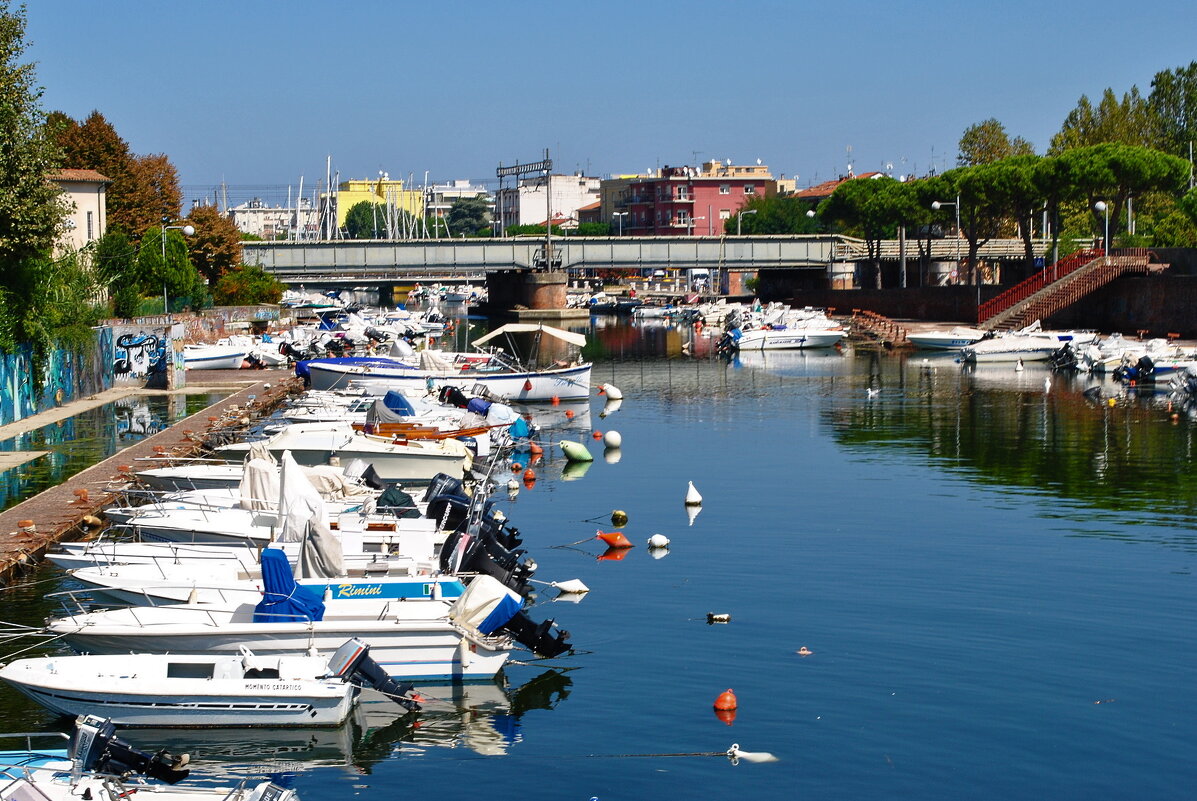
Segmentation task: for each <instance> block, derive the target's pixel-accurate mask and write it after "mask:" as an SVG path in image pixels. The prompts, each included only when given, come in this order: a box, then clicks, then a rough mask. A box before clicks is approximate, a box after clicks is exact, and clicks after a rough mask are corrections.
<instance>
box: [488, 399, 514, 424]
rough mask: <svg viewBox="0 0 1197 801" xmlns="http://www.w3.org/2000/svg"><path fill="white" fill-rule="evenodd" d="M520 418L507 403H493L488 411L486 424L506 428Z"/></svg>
mask: <svg viewBox="0 0 1197 801" xmlns="http://www.w3.org/2000/svg"><path fill="white" fill-rule="evenodd" d="M518 417H519V415H518V414H516V413H515V409H512V408H511V407H510V406H508V405H507V404H506V403H492V404H491V405H490V408H489V409H487V410H486V423H487V425H492V426H505V425H510V424H511V423H514V422H515V421H516V419H517V418H518Z"/></svg>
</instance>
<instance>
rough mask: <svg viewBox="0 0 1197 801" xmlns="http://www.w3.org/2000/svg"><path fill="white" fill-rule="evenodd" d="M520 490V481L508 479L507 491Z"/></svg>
mask: <svg viewBox="0 0 1197 801" xmlns="http://www.w3.org/2000/svg"><path fill="white" fill-rule="evenodd" d="M519 490H520V483H519V482H518V481H516V480H515V479H514V478H509V479H507V491H508V492H519Z"/></svg>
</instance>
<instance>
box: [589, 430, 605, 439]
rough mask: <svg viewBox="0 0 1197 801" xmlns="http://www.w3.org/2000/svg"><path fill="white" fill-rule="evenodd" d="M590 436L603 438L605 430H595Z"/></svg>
mask: <svg viewBox="0 0 1197 801" xmlns="http://www.w3.org/2000/svg"><path fill="white" fill-rule="evenodd" d="M590 436H592V437H594V438H595V439H602V438H603V432H602V431H595V432H594V433H593V434H591V435H590Z"/></svg>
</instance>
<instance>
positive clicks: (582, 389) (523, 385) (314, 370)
mask: <svg viewBox="0 0 1197 801" xmlns="http://www.w3.org/2000/svg"><path fill="white" fill-rule="evenodd" d="M521 333H533V334H536V335H537V339H538V342H539V338H540V336H541V335H547V336H549V337H552V338H554V339H556V340H557V341H559V342H562V343H565V344H567V345H570V346H574V347H577V348H581V347H583V346H584V345H585V344H586V337H585V336H584V335H583V334H577V333H573V332H571V331H564V330H562V329H559V328H553V327H551V326H547V325H541V324H533V323H508V324H507V325H504V326H500V327H499V328H497V329H495V330H494V331H492V332H491V333H489V334H487V335H485V336H482V337H479V338H478V339H476V340H474V342H473V345H474V346H475V347H478V348H480V347H481V346H482V345H484V344H486V343H488V342H492V341H493V340H494V339H496V338H498V337H499V336H505V335H510V334H521ZM418 355H419V359H420V361H419V363H413V362H411V361H405V360H403V359H398V358H380V357H375V358H368V359H313V360H311V361H306V362H302V363H301V365H300V366H298V367H297V368H296V372H297V374H299V375H300V377H301V378H304V377H306V378H307V379H308V380H309V381H310V384H311V387H312V389H317V390H328V389H344V388H348V387H350V385H351V384H352V385H353V386H361V387H365V388H368V389H369V390H370V391H374V392H377V393H378V394H383V393H384V392H385V391H386V390H387V389H399V390H401V391H402V390H407V391H408V393H409V394H412V395H417V396H418V395H420V394H422V393H424V392H426V391H428V390H429V389H436V390H439V389H440V388H441V387H444V386H454V387H457V388H458V389H462V390H475V391H477V390H479V389H480V390H481V392H480V393H479V394H486V395H487V396H488V397H493V398H498V399H501V400H505V401H547V400H551V399H553V398H557V399H559V400H569V399H572V398H585V397H589V395H590V370H591V365H590V363H589V362H582V361H580V360H574V361H567V362H565V363H559V364H555V365H554V366H551V367H548V368H545V369H541V370H535V369H527V368H525V367H523V366H522V365H521V364H520V363H519V362H518V360H516V359H515V358H514V357H513V356H511V355H510V353H505V352H502V351H501V350H495V351H493V352H479V353H477V354H439V353H438V352H437V351H429V350H425V351H421V352H420V353H419V354H418Z"/></svg>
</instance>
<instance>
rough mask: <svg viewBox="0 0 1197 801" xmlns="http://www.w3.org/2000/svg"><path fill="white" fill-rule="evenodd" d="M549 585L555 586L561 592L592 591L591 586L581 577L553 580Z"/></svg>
mask: <svg viewBox="0 0 1197 801" xmlns="http://www.w3.org/2000/svg"><path fill="white" fill-rule="evenodd" d="M549 586H551V587H555V588H556V589H557V591H558V592H561V593H568V594H574V593H582V592H590V588H589V587H587V586H586V585H585V584H583V583H582V580H581V579H569V580H568V581H552V582H549Z"/></svg>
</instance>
